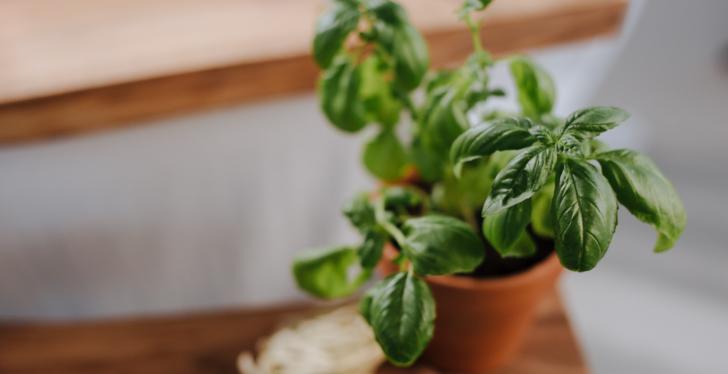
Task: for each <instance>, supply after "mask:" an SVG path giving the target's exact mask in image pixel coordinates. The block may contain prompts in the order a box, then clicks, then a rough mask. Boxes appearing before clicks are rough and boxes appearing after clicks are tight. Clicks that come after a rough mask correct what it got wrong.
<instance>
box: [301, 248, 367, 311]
mask: <svg viewBox="0 0 728 374" xmlns="http://www.w3.org/2000/svg"><path fill="white" fill-rule="evenodd" d="M356 261H357V254H356V250H355V249H354V248H351V247H336V248H330V249H324V250H315V251H308V252H304V253H302V254H300V255H298V256H296V258H295V260H294V261H293V276H294V278H295V279H296V283H298V287H300V288H301V289H302V290H304V291H307V292H308V293H310V294H312V295H314V296H318V297H322V298H326V299H331V298H336V297H342V296H347V295H350V294H352V293H353V292H354V291H356V290H357V288H359V286H361V285H362V284H363V283H364V282H366V281H367V279H369V276H370V275H371V271H369V270H364V271H362V272H360V273H359V275H358V276H357V277H355V278H354V279H349V278H350V277H349V268H350V267H351V266H352V265H353V264H354V263H356Z"/></svg>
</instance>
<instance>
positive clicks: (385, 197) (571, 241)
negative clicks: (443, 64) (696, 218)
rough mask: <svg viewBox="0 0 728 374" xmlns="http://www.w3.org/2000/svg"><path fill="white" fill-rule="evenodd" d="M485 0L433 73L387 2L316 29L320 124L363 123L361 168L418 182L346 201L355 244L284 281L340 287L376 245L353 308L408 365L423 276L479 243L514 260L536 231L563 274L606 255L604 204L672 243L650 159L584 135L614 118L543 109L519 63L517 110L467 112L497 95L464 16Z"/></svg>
mask: <svg viewBox="0 0 728 374" xmlns="http://www.w3.org/2000/svg"><path fill="white" fill-rule="evenodd" d="M489 3H490V1H489V0H465V1H464V2H463V3H462V5H461V6H460V8H459V9H458V11H457V12H458V15H459V17H460V18H461V19H462V20H463V21H464V22H465V24H466V25H467V27H468V28H469V29H470V31H471V33H472V36H473V48H474V50H473V53H472V54H471V56H470V57H469V58H468V59H467V60H466V61H465V62H464V63H463V64H462V65H461V66H459V67H456V68H453V69H446V70H440V71H436V72H430V71H429V64H430V61H429V54H428V51H427V45H426V43H425V41H424V39H423V37H422V35H421V34H420V33H419V32H418V31H417V29H415V28H414V27H413V26H412V24H411V23H410V21H409V19H408V17H407V14H406V13H405V11H404V9H403V8H402V7H401V6H400V5H398V4H397V3H396V2H394V1H390V0H334V1H333V4H332V6H331V7H330V8H329V9H328V10H327V11H326V12H325V13H324V14H322V15H321V17H320V18H319V21H318V23H317V25H316V35H315V38H314V41H313V55H314V59H315V60H316V62H317V63H318V64H319V66H320V67H321V69H322V73H321V76H320V79H319V85H318V87H319V92H318V93H319V98H320V104H321V109H322V111H323V113H324V114H325V116H326V118H327V119H328V121H329V122H331V124H333V125H334V126H335V127H336V128H338V129H340V130H342V131H345V132H348V133H357V132H360V131H362V130H363V129H365V128H368V127H374V129H372V130H371V133H372V135H371V137H370V138H369V140H367V142H366V145H365V146H364V152H363V156H362V161H363V164H364V166H365V167H366V169H367V170H368V171H369V172H370V173H371V174H373V175H374V176H375V177H377V178H378V179H380V180H383V181H390V182H392V181H401V180H403V179H404V178H405V177H406V176H407V174H408V173H409V172H411V171H412V170H415V171H416V174H417V176H418V178H419V183H418V184H417V185H414V184H409V185H399V186H392V185H391V183H390V184H389V187H383V188H380V189H379V190H378V191H375V192H373V193H362V194H359V195H357V196H355V197H354V198H353V199H352V200H351V201H350V202H349V203H347V204H346V206H345V207H344V209H343V212H344V215H345V216H346V217H347V219H348V220H349V221H350V223H351V224H352V225H353V226H354V228H356V229H357V231H359V233H360V234H361V236H362V241H361V243H359V244H358V245H353V246H341V247H334V248H330V249H324V250H319V251H312V252H305V253H303V254H302V255H300V256H298V257H297V258H296V260H295V262H294V264H293V274H294V277H295V279H296V282H297V283H298V285H299V286H300V288H301V289H303V290H305V291H307V292H309V293H311V294H312V295H315V296H318V297H322V298H335V297H342V296H347V295H351V294H352V293H354V292H356V291H357V290H358V288H359V287H360V286H362V285H363V284H364V283H365V282H366V281H367V280H368V279H369V278H370V276H371V274H372V272H373V269H374V267H375V266H376V265H377V264H378V263H379V262H380V261H382V254H383V250H384V247H385V246H386V245H388V244H387V243H392V244H393V245H394V246H395V247H396V248H397V249H398V250H399V256H398V257H397V258H396V259H395V260H394V262H395V263H396V265H397V266H398V267H399V269H400V271H399V272H396V273H394V274H392V275H390V276H389V277H387V278H385V279H383V280H381V281H379V282H378V283H376V284H375V285H374V286H373V287H372V288H371V289H369V291H368V292H366V293H365V295H364V296H363V298H362V299H361V304H360V310H361V313H362V315H363V316H364V318H365V319H366V320H367V322H368V323H369V324H370V325H371V327H372V329H373V331H374V335H375V337H376V339H377V341H378V342H379V344H380V345H381V347H382V349H383V350H384V353H385V354H386V355H387V357H388V358H389V360H390V361H391V362H393V363H394V364H396V365H400V366H406V365H410V364H411V363H412V362H414V360H415V359H416V358H417V357H418V356H419V355H420V354H421V353H422V351H423V350H424V349H425V347H426V346H427V344H428V342H429V341H430V339H431V338H432V335H433V329H434V324H433V323H434V320H435V302H434V300H433V297H432V294H431V292H430V290H429V287H428V285H427V283H426V282H425V277H426V276H428V275H445V274H455V273H458V274H468V273H471V272H473V271H474V270H475V269H476V268H478V266H479V265H480V264H481V263H482V262H483V261H489V259H488V258H485V253H486V250H485V249H486V247H490V248H493V249H494V250H495V253H497V255H498V256H500V257H504V258H505V257H516V258H528V257H530V256H533V255H534V254H535V253H536V249H537V246H536V241H537V239H538V238H537V237H541V238H550V239H553V240H554V242H555V247H556V253H557V255H558V257H559V259H560V261H561V263H562V264H563V266H564V267H566V268H568V269H570V270H574V271H586V270H590V269H592V268H594V266H596V264H597V263H598V262H599V261H600V260H601V259H602V258H603V257H604V255H605V253H606V251H607V249H608V248H609V244H610V243H611V241H612V236H613V234H614V231H615V229H616V226H617V209H618V204H621V205H623V206H624V207H626V208H627V209H628V210H629V211H630V212H631V213H632V214H633V215H635V216H636V217H637V218H638V219H640V220H641V221H644V222H646V223H648V224H650V225H652V226H654V227H655V229H656V230H657V233H658V237H657V241H656V244H655V247H654V249H655V251H657V252H662V251H665V250H668V249H670V248H671V247H673V246H674V245H675V243H676V241H677V240H678V238H679V237H680V235H681V233H682V231H683V229H684V227H685V221H686V219H685V212H684V209H683V206H682V203H681V202H680V198H679V197H678V195H677V193H676V192H675V189H674V188H673V186H672V185H671V184H670V182H669V181H668V180H667V178H665V176H664V175H663V174H662V173H661V172H660V171H659V169H658V168H657V166H656V165H655V164H654V163H653V162H652V161H650V160H649V159H648V158H647V157H646V156H644V155H641V154H639V153H637V152H635V151H632V150H626V149H617V150H608V149H607V148H606V146H605V145H604V144H602V143H600V142H599V141H598V140H596V137H597V136H599V135H600V134H601V133H603V132H605V131H608V130H610V129H612V128H614V127H616V126H618V125H619V124H621V123H622V122H624V121H625V120H626V119H627V118H628V117H629V115H628V114H627V113H626V112H625V111H624V110H622V109H619V108H615V107H608V106H596V107H589V108H583V109H580V110H577V111H575V112H573V113H572V114H570V115H569V116H567V117H566V118H560V117H558V116H556V115H555V114H554V113H553V108H554V103H555V99H556V90H555V85H554V82H553V80H552V78H551V77H550V76H549V74H548V73H547V72H546V71H545V70H544V69H543V68H541V67H540V66H538V65H537V64H535V63H534V62H533V61H531V60H529V59H528V58H526V57H522V56H516V57H510V58H507V59H506V60H505V62H506V63H508V64H509V65H510V73H511V76H512V78H513V81H514V83H515V86H516V92H515V95H514V96H515V99H516V100H517V102H518V104H519V106H520V113H503V112H499V111H495V110H490V111H486V112H485V113H484V114H483V113H481V114H482V116H481V117H480V118H481V119H479V120H475V119H477V118H478V115H477V114H476V113H477V112H478V111H477V110H474V109H477V108H478V107H480V106H481V104H483V103H484V102H487V101H488V100H489V99H490V98H491V97H493V96H503V95H505V92H504V91H503V90H502V89H500V88H498V87H492V86H491V84H490V82H489V69H490V68H491V67H492V66H493V64H494V63H495V61H494V60H493V59H492V58H491V57H490V54H489V53H488V52H487V51H485V50H484V49H483V47H482V45H481V42H480V29H479V23H478V21H476V20H474V18H473V16H474V12H478V11H482V10H483V9H485V8H487V6H488V5H489ZM418 89H419V90H418ZM417 90H418V91H419V93H418V94H417V95H414V92H415V91H417ZM415 99H417V100H415ZM401 123H408V124H411V126H410V128H409V129H408V130H409V131H402V129H401V128H400V124H401ZM368 131H369V130H368ZM534 234H535V236H534Z"/></svg>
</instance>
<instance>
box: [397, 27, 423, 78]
mask: <svg viewBox="0 0 728 374" xmlns="http://www.w3.org/2000/svg"><path fill="white" fill-rule="evenodd" d="M394 46H395V48H394V50H393V51H392V57H393V58H394V71H395V81H396V82H398V83H399V85H400V86H401V87H402V88H404V89H406V90H413V89H415V88H417V86H419V85H420V82H422V78H424V77H425V73H427V69H428V68H429V66H430V55H429V52H428V50H427V43H425V39H424V38H423V37H422V35H421V34H420V32H419V31H417V29H416V28H414V26H412V25H411V24H409V23H406V24H402V25H400V26H399V27H397V28H395V30H394Z"/></svg>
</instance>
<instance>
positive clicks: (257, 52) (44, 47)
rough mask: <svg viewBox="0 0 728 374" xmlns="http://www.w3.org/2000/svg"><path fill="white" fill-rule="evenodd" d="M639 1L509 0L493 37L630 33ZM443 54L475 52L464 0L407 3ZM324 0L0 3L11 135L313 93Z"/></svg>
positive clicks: (2, 106)
mask: <svg viewBox="0 0 728 374" xmlns="http://www.w3.org/2000/svg"><path fill="white" fill-rule="evenodd" d="M627 2H628V0H549V1H543V0H499V1H496V2H495V3H494V4H493V6H492V9H490V10H489V11H488V12H487V13H486V14H485V17H484V21H483V25H484V27H483V31H482V33H483V38H484V42H485V44H486V45H487V47H488V48H489V49H491V50H492V51H494V52H495V53H496V54H499V55H502V54H506V53H512V52H517V51H522V50H524V49H529V48H536V47H543V46H548V45H553V44H557V43H564V42H570V41H575V40H581V39H585V38H592V37H595V36H599V35H607V34H610V33H613V32H615V31H616V30H618V28H619V26H620V24H621V21H622V18H623V16H624V13H625V9H626V4H627ZM402 3H404V5H405V6H406V7H407V8H408V10H409V11H410V13H411V15H412V18H413V20H414V22H415V24H416V25H417V26H418V27H419V28H420V29H422V30H423V32H424V33H425V35H426V37H427V40H428V43H429V45H430V49H431V53H432V57H433V62H434V64H435V65H436V66H443V65H447V64H450V63H452V62H455V61H459V60H461V59H462V58H463V57H464V56H466V55H467V54H468V53H469V52H470V49H471V46H470V38H469V36H468V34H467V31H466V30H465V29H464V28H463V26H462V25H461V24H460V23H459V22H458V20H457V18H456V17H455V15H454V12H453V9H454V8H456V7H457V5H458V3H459V1H455V0H403V1H402ZM321 9H322V4H321V1H320V0H270V1H253V0H245V1H240V0H211V1H204V2H202V1H196V0H108V1H103V2H100V1H94V0H68V1H63V2H60V1H53V0H7V1H3V2H0V143H10V142H20V141H27V140H35V139H43V138H49V137H55V136H61V135H68V134H76V133H82V132H87V131H92V130H97V129H102V128H111V127H118V126H121V125H125V124H128V123H130V122H133V121H140V120H146V119H154V118H160V117H163V116H169V115H174V114H182V113H188V112H191V111H197V110H202V109H207V108H213V107H219V106H224V105H232V104H237V103H241V102H246V101H250V100H258V99H264V98H270V97H276V96H280V95H286V94H293V93H299V92H305V91H308V90H310V89H311V88H312V87H313V86H314V82H315V78H316V76H317V69H316V67H315V66H314V64H313V62H312V61H311V59H310V56H309V55H308V49H309V45H310V40H311V37H312V31H313V24H314V20H315V18H316V16H317V14H319V12H320V11H321Z"/></svg>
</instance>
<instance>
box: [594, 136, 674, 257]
mask: <svg viewBox="0 0 728 374" xmlns="http://www.w3.org/2000/svg"><path fill="white" fill-rule="evenodd" d="M595 158H596V160H597V161H599V164H600V165H601V166H602V174H604V176H605V177H606V178H607V180H608V181H609V184H611V185H612V188H613V189H614V191H615V192H616V193H617V199H618V200H619V202H620V203H622V205H624V206H625V207H626V208H627V209H628V210H629V211H630V213H632V214H633V215H634V216H635V217H637V218H638V219H639V220H641V221H643V222H645V223H648V224H651V225H652V226H654V227H655V228H656V229H657V232H658V238H657V243H656V244H655V251H656V252H663V251H666V250H668V249H670V248H672V246H673V245H674V244H675V242H676V241H677V239H678V238H679V237H680V235H681V234H682V232H683V230H684V229H685V222H686V218H685V209H684V208H683V204H682V202H681V201H680V197H679V196H678V194H677V192H675V188H673V186H672V183H670V181H668V180H667V178H665V176H664V175H663V174H662V173H661V172H660V170H659V169H658V168H657V165H655V164H654V163H653V162H652V161H651V160H650V159H649V158H647V157H646V156H644V155H641V154H639V153H637V152H635V151H631V150H627V149H617V150H613V151H609V152H604V153H599V154H597V155H596V156H595Z"/></svg>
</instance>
